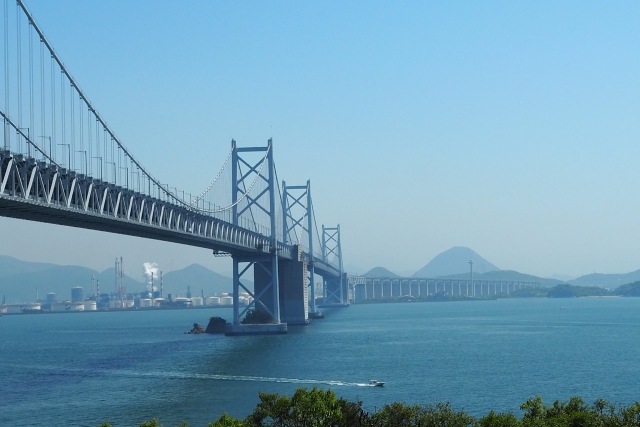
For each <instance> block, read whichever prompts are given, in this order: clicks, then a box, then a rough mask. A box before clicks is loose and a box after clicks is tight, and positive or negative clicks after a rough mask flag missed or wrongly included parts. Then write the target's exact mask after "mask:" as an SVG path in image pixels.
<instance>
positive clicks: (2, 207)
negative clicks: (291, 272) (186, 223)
mask: <svg viewBox="0 0 640 427" xmlns="http://www.w3.org/2000/svg"><path fill="white" fill-rule="evenodd" d="M0 216H4V217H8V218H15V219H23V220H28V221H37V222H43V223H47V224H57V225H64V226H68V227H76V228H84V229H87V230H96V231H105V232H108V233H115V234H123V235H126V236H134V237H144V238H147V239H154V240H162V241H165V242H171V243H179V244H183V245H189V246H196V247H200V248H206V249H211V250H218V251H222V252H233V253H238V254H247V255H248V254H256V253H259V251H258V250H257V249H256V250H254V251H250V250H248V248H246V247H244V246H240V245H234V244H233V243H230V242H227V241H224V242H222V241H220V242H217V241H216V240H214V239H212V238H211V237H204V236H200V235H197V234H192V233H187V232H182V231H179V230H175V229H167V228H163V227H158V226H155V225H151V224H144V223H140V222H133V221H127V220H125V219H120V218H115V217H113V216H107V215H100V214H97V213H93V212H88V211H79V210H77V209H72V208H65V207H62V206H58V205H54V204H43V203H38V202H33V201H28V200H25V199H22V198H19V199H18V198H16V199H13V198H11V197H6V196H1V195H0Z"/></svg>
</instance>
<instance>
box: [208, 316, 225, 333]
mask: <svg viewBox="0 0 640 427" xmlns="http://www.w3.org/2000/svg"><path fill="white" fill-rule="evenodd" d="M226 327H227V321H226V320H224V319H223V318H222V317H212V318H211V319H209V324H208V325H207V329H206V330H205V332H206V333H208V334H224V332H225V328H226Z"/></svg>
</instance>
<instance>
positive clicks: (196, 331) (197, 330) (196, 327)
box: [185, 323, 205, 334]
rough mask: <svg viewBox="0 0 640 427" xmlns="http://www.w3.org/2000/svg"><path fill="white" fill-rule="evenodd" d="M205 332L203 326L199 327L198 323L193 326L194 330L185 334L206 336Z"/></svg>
mask: <svg viewBox="0 0 640 427" xmlns="http://www.w3.org/2000/svg"><path fill="white" fill-rule="evenodd" d="M204 333H205V330H204V328H203V327H202V325H198V324H197V323H194V324H193V329H192V330H190V331H189V332H185V334H204Z"/></svg>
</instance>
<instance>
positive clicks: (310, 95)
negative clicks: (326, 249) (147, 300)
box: [0, 0, 640, 276]
mask: <svg viewBox="0 0 640 427" xmlns="http://www.w3.org/2000/svg"><path fill="white" fill-rule="evenodd" d="M26 4H27V7H28V8H29V9H30V11H31V12H32V13H33V15H34V17H35V19H36V21H37V22H38V23H39V24H40V26H41V27H42V29H43V30H44V32H45V34H46V35H47V37H48V38H49V40H50V41H51V42H52V44H53V46H54V48H55V49H56V51H57V53H58V54H59V55H60V56H61V58H62V60H63V61H64V62H65V64H66V66H67V67H68V68H69V70H70V71H71V73H72V74H73V75H74V77H75V78H76V80H77V81H78V82H79V84H80V86H81V87H82V89H83V90H84V91H85V93H86V94H87V95H88V96H89V98H90V100H91V102H92V103H93V105H94V106H95V107H96V108H97V109H98V111H100V112H101V114H102V116H103V117H104V118H105V119H106V120H107V122H108V123H109V125H110V127H111V128H112V129H113V130H115V132H116V133H117V134H118V136H119V137H120V138H121V139H122V140H123V142H124V143H125V144H126V145H127V146H128V147H129V148H130V149H131V150H132V151H133V153H134V155H136V157H137V158H139V159H141V160H142V162H143V164H144V165H145V166H146V167H147V168H148V169H149V170H150V171H152V173H153V174H154V175H156V176H157V177H158V178H159V179H160V180H161V181H162V182H169V183H171V185H172V186H178V187H181V188H184V189H186V190H190V191H192V192H193V193H197V192H199V191H200V190H202V189H203V188H204V187H206V185H207V184H208V183H209V182H210V181H211V179H212V178H213V177H214V176H215V174H216V173H217V171H218V170H219V169H220V167H221V166H222V163H223V162H224V159H225V158H226V156H227V154H228V152H229V148H230V140H231V138H232V137H233V138H235V139H236V140H237V141H238V143H239V144H240V145H257V144H264V143H265V142H266V140H267V139H268V138H269V137H271V136H273V138H274V144H275V146H274V150H275V151H274V153H275V158H276V164H277V168H278V175H279V177H280V179H285V180H286V181H287V183H288V184H297V183H300V184H304V182H306V180H307V179H311V184H312V194H313V200H314V206H315V210H316V215H317V219H318V221H319V222H320V223H324V224H326V225H327V226H334V225H335V224H337V223H339V224H340V226H341V230H342V242H343V251H344V257H345V263H346V265H347V266H357V267H359V268H360V269H362V270H366V269H369V268H371V267H374V266H378V265H380V266H385V267H387V268H389V269H391V270H392V271H396V272H403V271H415V270H418V269H419V268H421V267H422V266H423V265H424V264H426V263H427V262H428V261H429V260H430V259H431V258H432V257H434V256H435V255H437V254H438V253H440V252H442V251H444V250H446V249H449V248H450V247H452V246H468V247H471V248H472V249H474V250H475V251H476V252H478V253H479V254H481V255H482V256H483V257H485V258H486V259H488V260H489V261H490V262H492V263H494V264H496V265H497V266H498V267H500V268H503V269H514V270H518V271H521V272H524V273H531V274H536V275H542V276H545V275H551V274H554V273H559V274H569V275H581V274H587V273H592V272H594V271H597V272H605V273H606V272H628V271H631V270H636V269H639V268H640V256H639V251H638V241H639V240H640V219H639V213H640V196H639V194H640V168H639V167H638V159H639V158H640V144H638V141H639V138H640V121H639V120H638V117H640V96H639V95H640V93H639V92H640V85H639V76H640V50H639V49H638V40H640V3H638V2H624V1H618V2H586V1H579V2H569V1H565V2H557V1H535V2H534V1H531V2H526V1H523V2H506V1H505V2H496V1H494V2H491V1H486V2H455V1H446V2H445V1H441V2H426V1H418V2H373V1H371V2H355V1H354V2H344V1H336V2H331V1H322V2H311V1H304V2H303V1H299V2H292V1H288V2H284V1H283V2H269V1H260V2H251V1H244V2H226V1H204V0H202V1H198V0H194V1H187V2H185V1H178V0H175V1H173V0H172V1H168V0H167V1H159V0H154V1H144V0H137V1H130V0H127V1H124V0H121V1H120V0H110V1H106V2H96V1H86V0H59V1H55V2H52V1H50V0H27V1H26ZM0 228H1V229H2V240H1V241H0V242H1V243H0V254H5V255H11V256H15V257H17V258H21V259H27V260H42V261H48V262H56V263H65V264H79V265H86V266H88V267H93V268H97V269H103V268H106V267H109V266H111V265H112V263H113V258H115V256H119V255H123V256H124V257H125V263H126V264H127V265H126V266H128V269H127V273H128V274H131V275H135V271H136V270H135V269H136V268H138V266H139V270H140V273H141V272H142V262H144V261H155V262H158V264H159V265H160V268H161V269H164V270H165V271H169V270H173V269H177V268H181V267H184V266H186V265H188V264H191V263H192V262H198V263H201V264H203V265H206V266H208V267H210V268H216V269H217V270H218V271H220V272H228V271H230V269H231V262H230V260H229V259H222V260H214V259H213V257H212V255H211V254H210V252H209V251H207V250H203V249H196V248H189V247H185V246H179V245H172V244H166V243H158V242H154V241H148V240H144V239H135V238H128V237H121V236H115V235H109V234H105V233H98V232H89V231H82V230H80V231H79V230H74V229H70V228H62V227H55V226H49V225H40V224H33V223H26V222H22V221H16V220H9V219H4V218H1V219H0ZM129 269H132V270H133V271H129Z"/></svg>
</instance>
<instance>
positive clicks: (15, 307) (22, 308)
mask: <svg viewBox="0 0 640 427" xmlns="http://www.w3.org/2000/svg"><path fill="white" fill-rule="evenodd" d="M40 308H41V305H40V304H9V305H7V306H6V311H5V312H6V313H7V314H19V313H24V312H29V311H34V310H40Z"/></svg>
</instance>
